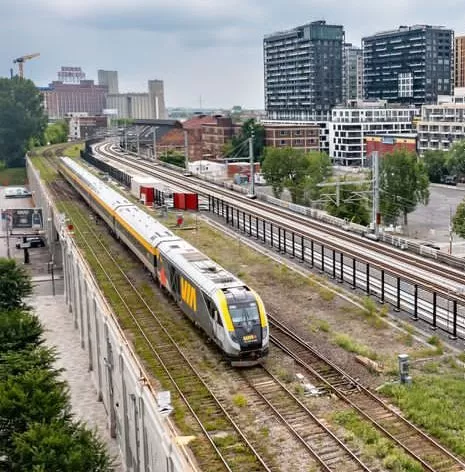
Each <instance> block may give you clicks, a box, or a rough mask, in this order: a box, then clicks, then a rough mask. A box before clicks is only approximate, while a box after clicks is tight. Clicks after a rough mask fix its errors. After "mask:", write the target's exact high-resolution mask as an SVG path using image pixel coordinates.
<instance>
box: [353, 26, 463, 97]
mask: <svg viewBox="0 0 465 472" xmlns="http://www.w3.org/2000/svg"><path fill="white" fill-rule="evenodd" d="M362 42H363V60H364V71H363V73H364V90H365V92H364V95H365V98H366V99H369V100H373V99H382V100H387V101H388V102H397V103H402V104H412V105H422V104H427V103H435V102H436V100H437V97H438V95H450V94H452V93H453V89H454V83H453V82H454V76H453V61H454V56H453V50H454V32H453V31H452V30H450V29H445V28H443V27H441V26H427V25H415V26H400V27H399V29H397V30H392V31H385V32H381V33H377V34H375V35H373V36H369V37H366V38H363V39H362Z"/></svg>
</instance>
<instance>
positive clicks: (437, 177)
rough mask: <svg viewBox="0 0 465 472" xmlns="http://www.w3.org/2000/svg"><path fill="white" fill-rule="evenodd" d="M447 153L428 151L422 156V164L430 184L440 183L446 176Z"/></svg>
mask: <svg viewBox="0 0 465 472" xmlns="http://www.w3.org/2000/svg"><path fill="white" fill-rule="evenodd" d="M448 160H449V158H448V153H447V152H445V151H440V150H429V151H426V152H425V154H424V155H423V162H424V163H425V167H426V170H427V172H428V177H429V180H430V182H434V183H437V184H439V183H441V182H442V180H443V178H444V177H445V176H446V175H447V174H448V168H447V167H448Z"/></svg>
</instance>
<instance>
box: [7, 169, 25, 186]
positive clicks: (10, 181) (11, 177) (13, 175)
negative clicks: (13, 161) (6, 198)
mask: <svg viewBox="0 0 465 472" xmlns="http://www.w3.org/2000/svg"><path fill="white" fill-rule="evenodd" d="M26 183H27V175H26V168H25V167H13V168H11V169H10V168H9V169H2V170H1V171H0V185H2V186H7V185H25V184H26Z"/></svg>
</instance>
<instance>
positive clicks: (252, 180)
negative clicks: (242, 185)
mask: <svg viewBox="0 0 465 472" xmlns="http://www.w3.org/2000/svg"><path fill="white" fill-rule="evenodd" d="M253 138H254V132H253V130H252V135H251V136H250V138H249V157H250V195H252V196H253V195H255V162H254V156H253Z"/></svg>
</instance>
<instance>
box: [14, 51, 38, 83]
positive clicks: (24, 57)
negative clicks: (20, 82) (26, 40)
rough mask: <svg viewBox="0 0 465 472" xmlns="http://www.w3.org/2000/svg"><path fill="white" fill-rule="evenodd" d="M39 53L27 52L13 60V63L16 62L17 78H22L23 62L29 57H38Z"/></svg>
mask: <svg viewBox="0 0 465 472" xmlns="http://www.w3.org/2000/svg"><path fill="white" fill-rule="evenodd" d="M39 56H40V53H39V52H36V53H34V54H28V55H26V56H21V57H18V58H17V59H15V60H14V61H13V64H18V75H19V78H20V79H22V78H23V77H24V63H25V62H26V61H29V60H30V59H34V58H35V57H39Z"/></svg>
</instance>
